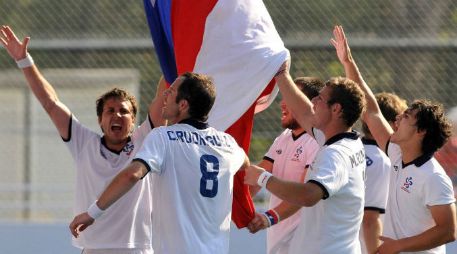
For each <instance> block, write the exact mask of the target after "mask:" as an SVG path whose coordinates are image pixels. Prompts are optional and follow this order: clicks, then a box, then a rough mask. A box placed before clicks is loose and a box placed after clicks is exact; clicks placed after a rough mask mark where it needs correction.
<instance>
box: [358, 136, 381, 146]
mask: <svg viewBox="0 0 457 254" xmlns="http://www.w3.org/2000/svg"><path fill="white" fill-rule="evenodd" d="M362 143H363V144H364V145H374V146H378V143H376V140H374V139H368V138H365V137H364V138H362ZM378 147H379V146H378Z"/></svg>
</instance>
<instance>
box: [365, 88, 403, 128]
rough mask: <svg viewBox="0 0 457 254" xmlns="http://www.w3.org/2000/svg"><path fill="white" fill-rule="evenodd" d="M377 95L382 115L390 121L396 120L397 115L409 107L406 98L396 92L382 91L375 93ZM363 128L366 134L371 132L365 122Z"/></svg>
mask: <svg viewBox="0 0 457 254" xmlns="http://www.w3.org/2000/svg"><path fill="white" fill-rule="evenodd" d="M375 97H376V102H377V103H378V105H379V109H380V110H381V113H382V115H383V116H384V118H385V119H386V120H387V121H388V122H389V123H393V122H395V121H396V120H397V116H398V115H400V114H402V113H403V112H404V111H405V110H406V109H407V108H408V104H407V103H406V100H404V99H402V98H400V97H398V96H397V95H396V94H393V93H386V92H382V93H377V94H375ZM362 130H363V133H365V134H371V132H370V129H369V128H368V126H367V124H366V123H365V122H364V123H363V124H362Z"/></svg>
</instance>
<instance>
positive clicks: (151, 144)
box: [134, 128, 168, 174]
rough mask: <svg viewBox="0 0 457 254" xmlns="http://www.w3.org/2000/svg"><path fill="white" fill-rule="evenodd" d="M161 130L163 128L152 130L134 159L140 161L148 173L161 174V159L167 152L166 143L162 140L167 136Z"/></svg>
mask: <svg viewBox="0 0 457 254" xmlns="http://www.w3.org/2000/svg"><path fill="white" fill-rule="evenodd" d="M162 130H163V128H154V129H153V130H152V131H151V132H150V133H149V134H148V136H147V137H146V139H145V140H144V142H143V145H142V147H141V148H140V150H139V151H138V153H137V154H136V155H135V158H134V160H140V161H142V162H143V163H144V164H145V165H146V166H147V167H148V171H151V172H153V173H156V174H160V173H162V164H163V159H164V158H165V153H166V151H167V150H168V143H167V142H166V140H165V139H164V137H166V135H167V134H166V133H164V131H162Z"/></svg>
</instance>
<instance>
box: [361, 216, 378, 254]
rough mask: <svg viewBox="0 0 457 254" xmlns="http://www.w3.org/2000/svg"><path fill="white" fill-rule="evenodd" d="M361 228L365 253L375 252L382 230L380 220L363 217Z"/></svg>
mask: <svg viewBox="0 0 457 254" xmlns="http://www.w3.org/2000/svg"><path fill="white" fill-rule="evenodd" d="M362 228H363V237H364V240H365V246H366V250H367V253H370V254H374V253H376V252H377V249H378V247H379V245H381V241H380V240H379V237H380V236H381V232H382V225H381V220H380V219H379V218H375V219H373V220H371V221H367V219H366V218H364V219H363V222H362Z"/></svg>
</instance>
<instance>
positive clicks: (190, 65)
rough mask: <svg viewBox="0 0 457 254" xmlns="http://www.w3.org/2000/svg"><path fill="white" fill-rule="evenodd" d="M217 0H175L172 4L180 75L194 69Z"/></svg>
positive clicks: (172, 24)
mask: <svg viewBox="0 0 457 254" xmlns="http://www.w3.org/2000/svg"><path fill="white" fill-rule="evenodd" d="M216 3H217V0H198V1H189V0H174V1H173V2H172V6H171V20H172V21H171V29H172V34H173V44H174V51H175V58H176V65H177V66H176V67H177V70H178V76H179V75H181V74H182V73H184V72H186V71H193V69H194V66H195V61H196V59H197V55H198V52H200V48H201V45H202V41H203V33H204V32H205V23H206V17H208V15H209V13H210V12H211V11H212V10H213V8H214V6H215V5H216Z"/></svg>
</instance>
